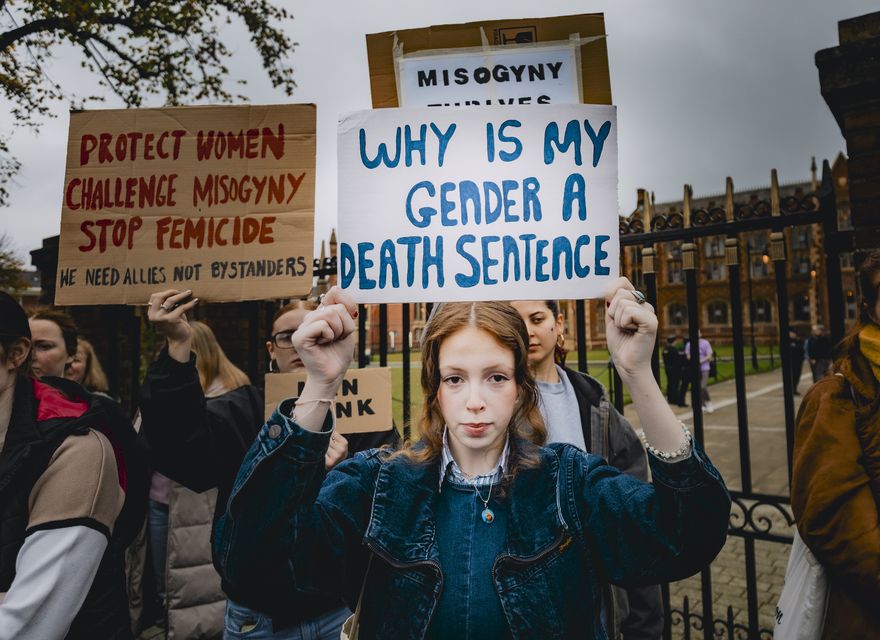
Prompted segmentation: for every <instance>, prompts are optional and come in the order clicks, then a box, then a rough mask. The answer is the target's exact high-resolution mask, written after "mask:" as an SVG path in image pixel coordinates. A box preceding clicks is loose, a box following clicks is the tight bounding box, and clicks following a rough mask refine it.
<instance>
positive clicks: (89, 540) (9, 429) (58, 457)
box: [0, 292, 131, 640]
mask: <svg viewBox="0 0 880 640" xmlns="http://www.w3.org/2000/svg"><path fill="white" fill-rule="evenodd" d="M30 351H31V329H30V327H29V326H28V319H27V316H26V315H25V313H24V311H23V310H22V308H21V307H20V306H19V305H18V303H17V302H16V301H15V300H14V299H13V298H12V297H11V296H9V295H8V294H6V293H3V292H0V639H2V640H12V639H15V640H60V639H62V638H109V639H123V638H131V630H130V629H129V624H128V615H127V611H126V602H125V593H124V591H123V589H122V585H121V584H119V583H118V582H116V580H115V578H116V577H117V573H116V569H118V570H119V572H120V573H119V574H118V575H120V576H121V569H122V565H121V563H118V564H117V563H116V559H115V555H114V554H113V553H112V552H111V551H110V546H109V542H110V538H111V535H112V531H113V528H114V525H115V524H116V519H117V516H118V515H119V513H120V511H121V509H122V505H123V501H124V492H123V489H122V482H123V478H124V473H120V469H119V468H118V467H117V461H116V456H115V455H114V450H113V446H112V445H111V443H110V440H108V438H107V437H106V436H105V435H104V434H103V433H101V431H99V430H98V428H97V427H98V425H96V424H95V423H94V422H91V421H90V419H89V416H88V415H87V413H88V410H89V406H88V404H87V403H85V402H82V401H80V400H79V399H78V398H72V397H70V396H68V395H66V394H65V393H63V392H62V391H61V390H59V389H57V388H55V387H53V386H50V385H49V384H45V383H43V382H40V381H38V380H36V379H34V378H32V377H31V373H30V371H31V354H30ZM61 360H62V361H63V359H61Z"/></svg>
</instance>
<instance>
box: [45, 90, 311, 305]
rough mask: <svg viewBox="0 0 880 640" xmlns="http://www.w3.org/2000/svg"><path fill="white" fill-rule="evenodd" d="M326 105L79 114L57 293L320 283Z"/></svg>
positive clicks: (73, 126) (134, 300)
mask: <svg viewBox="0 0 880 640" xmlns="http://www.w3.org/2000/svg"><path fill="white" fill-rule="evenodd" d="M315 114H316V110H315V106H314V105H311V104H302V105H277V106H232V107H229V106H211V107H173V108H163V109H125V110H103V111H82V112H76V113H72V114H71V116H70V133H69V138H68V147H67V171H66V174H65V178H64V193H63V203H62V209H61V239H60V247H59V255H58V280H57V283H56V294H55V303H56V304H62V305H84V304H120V303H122V304H142V303H144V302H146V301H147V300H148V299H149V297H150V294H151V293H153V292H155V291H158V290H163V289H181V290H183V289H192V290H193V291H194V292H195V294H196V295H197V296H198V297H199V298H200V299H202V300H205V301H227V300H259V299H264V298H279V297H294V296H300V295H305V294H307V293H308V292H309V291H310V290H311V285H312V260H313V256H312V253H313V242H312V237H313V234H314V202H315V119H316V115H315Z"/></svg>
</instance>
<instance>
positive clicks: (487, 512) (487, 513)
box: [481, 507, 495, 524]
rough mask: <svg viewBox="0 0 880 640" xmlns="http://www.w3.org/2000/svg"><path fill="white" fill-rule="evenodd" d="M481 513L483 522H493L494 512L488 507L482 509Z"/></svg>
mask: <svg viewBox="0 0 880 640" xmlns="http://www.w3.org/2000/svg"><path fill="white" fill-rule="evenodd" d="M481 515H482V516H483V522H485V523H486V524H492V523H493V522H495V514H494V513H493V512H492V509H490V508H489V507H486V508H485V509H483V513H482V514H481Z"/></svg>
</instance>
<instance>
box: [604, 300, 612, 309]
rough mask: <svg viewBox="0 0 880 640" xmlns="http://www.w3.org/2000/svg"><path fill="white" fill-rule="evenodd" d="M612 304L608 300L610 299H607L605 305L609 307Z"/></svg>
mask: <svg viewBox="0 0 880 640" xmlns="http://www.w3.org/2000/svg"><path fill="white" fill-rule="evenodd" d="M610 306H611V303H610V302H608V301H607V300H606V301H605V307H606V308H607V307H610Z"/></svg>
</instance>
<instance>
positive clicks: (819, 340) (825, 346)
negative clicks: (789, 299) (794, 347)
mask: <svg viewBox="0 0 880 640" xmlns="http://www.w3.org/2000/svg"><path fill="white" fill-rule="evenodd" d="M805 348H806V352H807V359H808V360H809V361H810V370H811V371H812V372H813V382H819V380H821V379H822V378H824V377H825V374H826V373H828V369H830V368H831V359H832V357H833V356H834V350H833V349H832V347H831V339H830V338H829V337H828V336H826V335H825V327H824V326H822V325H821V324H814V325H813V332H812V333H811V334H810V337H809V338H807V342H806V345H805Z"/></svg>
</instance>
